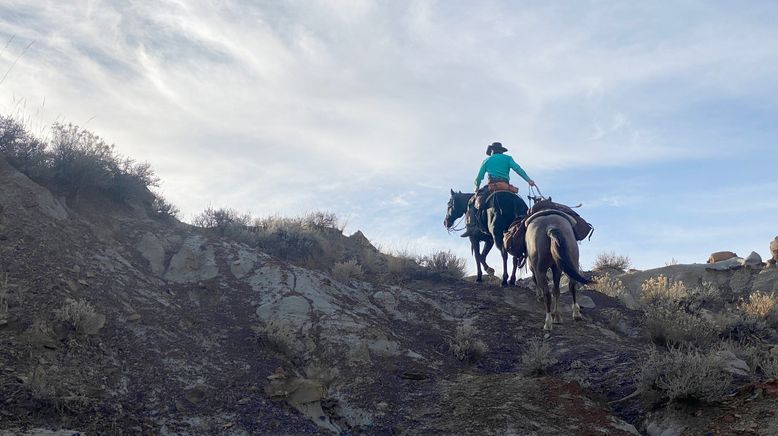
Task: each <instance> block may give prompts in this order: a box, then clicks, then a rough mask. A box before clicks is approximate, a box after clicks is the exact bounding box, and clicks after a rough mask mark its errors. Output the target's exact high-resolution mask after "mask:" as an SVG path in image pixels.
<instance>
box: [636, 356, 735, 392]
mask: <svg viewBox="0 0 778 436" xmlns="http://www.w3.org/2000/svg"><path fill="white" fill-rule="evenodd" d="M731 381H732V377H731V375H730V374H729V373H728V372H726V371H725V370H724V369H723V365H722V362H721V360H720V358H719V357H718V356H717V355H716V352H715V351H710V352H701V351H699V350H696V349H694V348H691V347H672V348H670V349H669V350H667V352H665V353H662V352H660V351H658V350H656V349H652V350H651V351H650V352H649V353H648V356H647V358H646V359H645V360H644V361H643V363H642V365H641V368H640V373H639V374H638V380H637V382H638V383H637V384H638V389H639V391H640V392H642V393H643V394H644V395H646V396H648V395H650V393H652V392H655V393H658V394H659V398H658V399H659V400H660V401H685V400H697V401H705V402H713V401H718V400H720V399H721V398H722V396H723V395H724V394H726V392H727V389H728V388H729V385H730V382H731Z"/></svg>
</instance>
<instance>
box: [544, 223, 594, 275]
mask: <svg viewBox="0 0 778 436" xmlns="http://www.w3.org/2000/svg"><path fill="white" fill-rule="evenodd" d="M546 234H547V235H548V237H549V238H551V256H552V257H553V258H554V263H556V264H557V265H558V266H559V267H560V268H561V269H562V271H564V272H565V274H567V275H568V277H570V278H571V279H573V280H575V281H577V282H580V283H582V284H584V285H588V284H590V283H593V282H592V281H591V280H589V279H587V278H586V277H584V276H582V275H581V273H580V272H578V268H577V267H576V266H575V264H574V263H573V260H572V259H570V251H569V250H568V247H567V244H568V242H567V241H566V240H565V237H564V235H563V234H562V231H561V230H559V229H558V228H556V227H552V228H550V229H548V231H547V232H546Z"/></svg>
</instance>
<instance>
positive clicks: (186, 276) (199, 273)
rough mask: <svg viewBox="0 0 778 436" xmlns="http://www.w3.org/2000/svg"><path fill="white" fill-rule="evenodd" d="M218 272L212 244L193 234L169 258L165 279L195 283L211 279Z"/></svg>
mask: <svg viewBox="0 0 778 436" xmlns="http://www.w3.org/2000/svg"><path fill="white" fill-rule="evenodd" d="M218 274H219V268H218V267H217V266H216V254H215V251H214V248H213V245H211V244H208V243H207V241H206V240H205V238H204V237H202V236H199V235H193V236H190V237H188V238H186V239H185V240H184V243H183V245H182V246H181V248H180V249H179V250H178V252H177V253H176V254H174V255H173V258H172V259H170V266H168V269H167V272H166V273H165V279H166V280H170V281H172V282H176V283H195V282H198V281H201V280H209V279H212V278H214V277H216V276H217V275H218Z"/></svg>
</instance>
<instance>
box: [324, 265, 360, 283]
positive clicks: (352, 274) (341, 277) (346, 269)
mask: <svg viewBox="0 0 778 436" xmlns="http://www.w3.org/2000/svg"><path fill="white" fill-rule="evenodd" d="M363 275H364V272H363V271H362V267H361V266H360V265H359V263H357V261H356V260H347V261H345V262H338V263H336V264H335V266H333V267H332V278H334V279H335V280H337V281H339V282H341V283H348V282H349V281H350V280H351V279H359V278H361V277H362V276H363Z"/></svg>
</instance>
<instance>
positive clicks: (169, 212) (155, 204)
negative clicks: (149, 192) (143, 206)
mask: <svg viewBox="0 0 778 436" xmlns="http://www.w3.org/2000/svg"><path fill="white" fill-rule="evenodd" d="M179 212H180V211H179V210H178V208H177V207H176V206H175V205H173V204H172V203H170V202H168V201H167V200H166V199H165V197H163V196H162V195H160V194H157V193H155V194H154V198H153V199H152V201H151V213H152V214H154V215H156V216H158V217H160V218H177V217H178V214H179Z"/></svg>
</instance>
